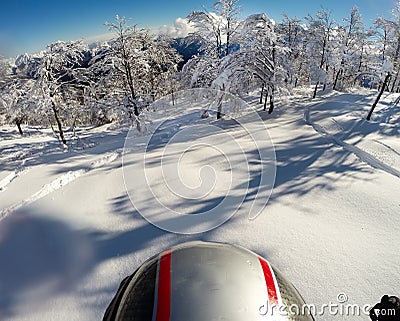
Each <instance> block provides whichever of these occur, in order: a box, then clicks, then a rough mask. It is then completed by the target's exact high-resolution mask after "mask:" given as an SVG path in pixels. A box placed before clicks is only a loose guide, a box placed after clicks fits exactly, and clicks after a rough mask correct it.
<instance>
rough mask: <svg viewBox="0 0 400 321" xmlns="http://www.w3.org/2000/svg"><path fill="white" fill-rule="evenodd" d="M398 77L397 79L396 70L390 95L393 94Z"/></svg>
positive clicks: (397, 73)
mask: <svg viewBox="0 0 400 321" xmlns="http://www.w3.org/2000/svg"><path fill="white" fill-rule="evenodd" d="M398 77H399V70H397V72H396V76H395V77H394V80H393V84H392V90H391V91H390V92H392V93H394V88H395V87H396V83H397V79H398Z"/></svg>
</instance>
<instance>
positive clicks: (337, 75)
mask: <svg viewBox="0 0 400 321" xmlns="http://www.w3.org/2000/svg"><path fill="white" fill-rule="evenodd" d="M341 71H342V69H339V71H338V72H337V73H336V77H335V82H334V84H333V90H336V87H337V84H338V81H339V77H340V74H341Z"/></svg>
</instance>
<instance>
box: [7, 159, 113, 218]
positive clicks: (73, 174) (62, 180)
mask: <svg viewBox="0 0 400 321" xmlns="http://www.w3.org/2000/svg"><path fill="white" fill-rule="evenodd" d="M120 155H121V152H111V153H108V154H106V155H104V156H102V157H100V158H98V159H96V160H94V161H92V162H91V163H90V166H89V167H88V168H85V169H79V170H76V171H68V172H67V173H65V174H62V175H61V176H59V177H57V178H56V179H55V180H53V181H52V182H50V183H48V184H45V185H44V186H43V187H42V188H41V189H40V190H39V191H38V192H36V193H34V194H33V195H32V196H30V197H28V198H27V199H25V200H23V201H22V202H20V203H17V204H14V205H12V206H10V207H8V208H5V209H3V210H1V211H0V220H2V219H4V218H5V217H6V216H7V215H8V214H9V213H11V212H13V211H15V210H16V209H18V208H20V207H22V206H24V205H27V204H30V203H33V202H35V201H37V200H39V199H41V198H43V197H45V196H47V195H49V194H51V193H53V192H55V191H57V190H59V189H61V188H63V187H64V186H66V185H68V184H69V183H71V182H73V181H75V180H76V179H77V178H79V177H81V176H83V175H85V174H87V173H89V172H91V171H92V170H95V169H98V168H100V167H102V166H104V165H107V164H109V163H111V162H113V161H114V160H116V159H117V158H118V157H120ZM21 168H22V169H21V170H20V169H16V170H15V171H14V172H13V173H10V174H9V175H8V176H7V177H5V178H4V179H3V180H1V181H0V191H2V190H4V189H5V188H6V187H7V186H8V185H9V184H10V183H11V182H12V181H13V180H14V179H15V178H17V177H18V176H19V174H20V173H21V172H22V171H23V170H24V169H23V167H21Z"/></svg>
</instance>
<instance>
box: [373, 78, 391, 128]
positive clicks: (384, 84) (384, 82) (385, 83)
mask: <svg viewBox="0 0 400 321" xmlns="http://www.w3.org/2000/svg"><path fill="white" fill-rule="evenodd" d="M390 76H391V74H390V73H388V74H387V75H386V77H385V80H384V81H383V85H382V87H381V90H380V91H379V94H378V97H376V100H375V102H374V104H373V105H372V107H371V109H370V111H369V113H368V116H367V120H370V119H371V116H372V113H373V112H374V109H375V107H376V105H377V104H378V102H379V100H380V99H381V97H382V94H383V92H384V91H385V88H386V86H387V83H388V82H389V79H390Z"/></svg>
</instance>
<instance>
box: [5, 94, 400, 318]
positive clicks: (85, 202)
mask: <svg viewBox="0 0 400 321" xmlns="http://www.w3.org/2000/svg"><path fill="white" fill-rule="evenodd" d="M298 94H303V93H300V92H299V93H298ZM376 94H377V92H376V91H361V90H358V91H357V92H355V93H346V94H340V93H335V92H331V93H329V94H325V95H322V96H319V99H318V100H309V99H304V98H300V96H294V97H292V98H291V102H290V103H288V104H287V105H285V106H283V105H281V106H279V105H278V106H277V107H276V109H275V111H274V113H273V114H271V115H267V114H265V113H260V115H261V117H262V118H263V119H264V123H265V125H266V126H267V128H268V130H269V135H270V136H271V138H272V141H273V143H274V147H275V152H276V165H277V168H276V170H277V175H276V180H275V187H274V189H273V191H272V195H271V197H270V199H269V202H268V204H267V206H266V208H265V210H264V211H263V212H262V213H261V214H260V215H259V216H258V217H257V218H255V219H254V220H249V218H248V216H247V215H246V213H244V212H243V211H239V212H238V213H237V214H235V215H234V216H233V217H232V218H231V219H229V220H228V221H227V222H226V223H224V224H223V225H221V226H219V227H218V228H215V229H213V230H210V231H208V232H203V233H200V234H188V235H179V234H173V233H168V232H166V231H163V230H161V229H158V228H157V227H155V226H153V225H151V224H149V223H148V222H147V221H146V220H145V219H144V218H143V217H142V216H140V214H139V213H138V211H137V210H136V209H135V208H134V207H133V205H132V203H131V201H130V198H129V195H128V194H127V191H126V188H125V182H124V179H123V171H124V170H128V171H129V169H131V170H132V174H133V175H135V172H134V171H133V169H135V168H137V166H138V164H139V163H140V161H141V160H142V158H143V155H141V154H140V153H139V152H138V153H132V154H130V156H129V158H127V159H124V169H123V167H122V158H123V148H124V143H125V137H126V135H127V134H128V131H127V130H117V129H109V128H107V127H106V126H103V127H100V128H86V129H82V130H81V131H80V132H78V135H79V136H80V138H81V140H80V143H79V144H78V143H76V144H75V145H74V146H73V147H71V148H70V149H69V150H62V149H61V148H59V142H58V141H57V140H56V139H55V138H54V135H52V133H51V132H49V131H46V130H43V129H40V130H30V131H28V135H27V136H25V137H19V136H18V134H17V131H16V129H14V128H11V127H2V128H0V136H1V140H0V148H1V155H0V164H1V168H2V170H1V174H0V175H1V176H0V208H1V212H0V262H1V264H0V319H1V320H13V321H15V320H99V319H101V317H102V315H103V313H104V311H105V309H106V307H107V305H108V304H109V302H110V301H111V298H112V296H113V295H114V293H115V291H116V289H117V287H118V285H119V282H120V281H121V280H122V278H123V277H124V276H126V275H128V274H130V273H132V272H133V271H134V270H135V269H136V268H137V267H138V266H139V265H140V264H141V263H143V262H144V261H145V260H146V259H147V258H149V257H150V256H152V255H154V254H156V253H158V252H160V251H161V250H164V249H165V248H167V247H169V246H172V245H175V244H178V243H181V242H185V241H191V240H198V239H200V240H204V241H217V242H230V243H233V244H238V245H241V246H244V247H246V248H249V249H251V250H253V251H255V252H257V253H259V254H260V255H262V256H264V257H265V258H267V259H268V260H269V261H270V262H271V263H272V264H273V265H274V266H275V267H277V268H278V269H279V270H281V271H282V272H283V274H284V275H285V276H286V277H287V278H288V279H289V280H291V281H292V282H293V284H294V285H295V286H296V288H297V289H298V290H299V291H300V293H301V294H302V296H303V297H304V299H305V301H306V302H307V303H313V304H315V305H317V306H321V305H322V304H328V303H329V302H333V303H337V296H338V294H339V293H345V294H346V295H347V297H348V303H350V304H359V305H360V306H363V305H365V304H370V305H374V304H375V303H377V302H378V301H379V300H380V298H381V296H382V295H383V294H394V295H398V294H399V293H398V289H399V288H400V280H399V278H398V264H399V262H400V252H399V251H398V246H397V244H399V242H400V217H399V215H397V214H398V213H399V211H400V198H399V191H400V180H399V177H400V176H399V172H400V143H399V131H398V122H399V119H400V107H399V106H397V103H398V99H397V98H398V95H394V94H392V95H386V96H384V97H383V98H382V101H381V102H380V103H379V104H378V106H377V108H376V111H375V113H374V114H373V117H372V121H371V122H367V121H366V120H364V117H365V116H366V114H367V113H368V109H369V107H370V106H371V104H372V102H373V100H374V98H375V97H376ZM249 100H251V98H249ZM253 100H254V101H256V100H257V99H256V97H254V99H253ZM288 101H289V100H288ZM259 107H260V108H262V106H259ZM199 115H200V113H198V112H196V113H195V112H193V110H191V109H190V108H188V111H187V113H186V114H185V113H184V114H182V115H180V114H177V115H176V117H175V118H174V119H173V121H172V124H171V127H170V128H169V129H171V130H170V131H168V128H167V130H165V131H163V132H162V135H166V137H164V136H162V135H161V136H160V137H161V139H167V140H168V139H169V138H170V136H168V135H174V134H175V133H176V131H177V130H179V129H180V128H179V124H184V127H182V128H185V129H186V130H190V128H191V124H192V126H193V127H195V126H197V125H198V122H202V124H207V126H209V125H210V124H211V122H212V120H211V117H210V118H208V119H207V120H201V119H200V117H199ZM160 117H161V116H160ZM191 117H196V119H199V120H198V121H195V120H194V119H195V118H193V122H191V119H192V118H191ZM177 126H178V127H177ZM229 133H230V134H232V137H233V138H234V139H237V141H239V136H235V135H237V132H235V128H234V126H233V127H232V129H230V130H229ZM147 139H148V137H146V136H141V137H133V138H132V142H131V143H133V145H131V146H133V148H135V146H136V148H137V150H138V151H140V147H141V146H142V144H143V143H144V142H146V140H147ZM223 141H224V140H223V139H222V138H221V133H220V132H218V131H216V132H215V133H213V134H211V133H210V134H209V135H208V140H207V142H208V143H209V144H211V145H212V144H213V143H217V142H218V143H219V144H221V146H222V147H223V148H226V151H227V153H232V155H229V154H228V156H232V157H230V159H231V160H232V162H233V163H232V164H231V165H232V167H231V168H232V169H234V170H237V171H239V170H242V169H243V166H244V164H241V163H240V162H241V161H240V158H235V157H236V156H235V155H234V153H235V151H233V150H232V149H233V148H232V145H231V143H230V145H229V146H224V145H223V144H224V143H223ZM227 141H228V142H230V140H227ZM79 146H82V147H85V148H78V147H79ZM163 147H164V146H163V145H162V144H161V146H160V147H159V148H163ZM172 151H176V148H175V149H172ZM172 151H171V154H168V155H170V156H171V157H172V156H173V153H172ZM214 152H215V150H212V149H209V150H208V153H210V155H211V154H212V155H211V156H214V157H217V156H218V155H217V154H216V155H214V154H213V153H214ZM154 153H155V154H154V155H153V156H157V155H158V154H157V146H155V149H154ZM186 156H187V157H189V156H190V157H189V158H188V160H187V162H188V164H190V166H192V167H193V172H190V171H189V170H188V168H189V167H185V170H184V171H183V172H182V173H181V174H182V175H183V180H184V181H186V182H187V185H188V186H189V187H193V186H194V187H195V186H197V185H199V182H201V181H199V177H200V178H201V175H200V174H201V169H202V168H204V158H205V157H207V156H209V155H202V154H201V153H199V152H198V151H196V150H193V153H192V154H190V155H186ZM217 158H218V157H217ZM224 166H227V165H226V164H225V163H224V160H223V159H222V158H221V159H218V162H216V167H215V168H214V169H217V170H218V171H221V172H223V170H224V168H225V167H224ZM253 166H259V165H257V164H253ZM251 169H252V168H250V170H251ZM150 171H151V174H152V175H153V177H154V178H155V179H156V178H157V177H156V176H157V168H156V166H154V167H150ZM199 173H200V174H199ZM138 174H139V173H138ZM199 175H200V176H199ZM191 176H192V177H193V181H190V177H191ZM240 177H241V178H243V176H240ZM228 178H229V177H223V178H222V181H221V182H220V184H221V186H220V187H218V188H217V189H216V190H215V192H216V193H217V194H216V195H213V196H214V197H217V196H218V193H222V192H223V189H224V188H225V187H227V186H228V187H229V183H230V181H229V179H228ZM225 179H226V180H225ZM217 183H218V182H217ZM233 183H235V182H233ZM244 183H246V182H244ZM226 184H228V185H226ZM160 190H163V187H162V186H161V187H160ZM234 192H235V193H234V195H236V196H237V195H239V194H240V193H241V192H242V191H241V190H240V189H239V188H238V189H237V190H234ZM239 196H240V195H239ZM147 197H148V198H152V195H148V196H147ZM180 206H181V207H180V209H181V210H185V204H180ZM396 291H397V292H396ZM317 319H318V320H338V319H340V320H366V319H368V317H367V316H332V315H327V314H325V315H323V316H318V317H317Z"/></svg>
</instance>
